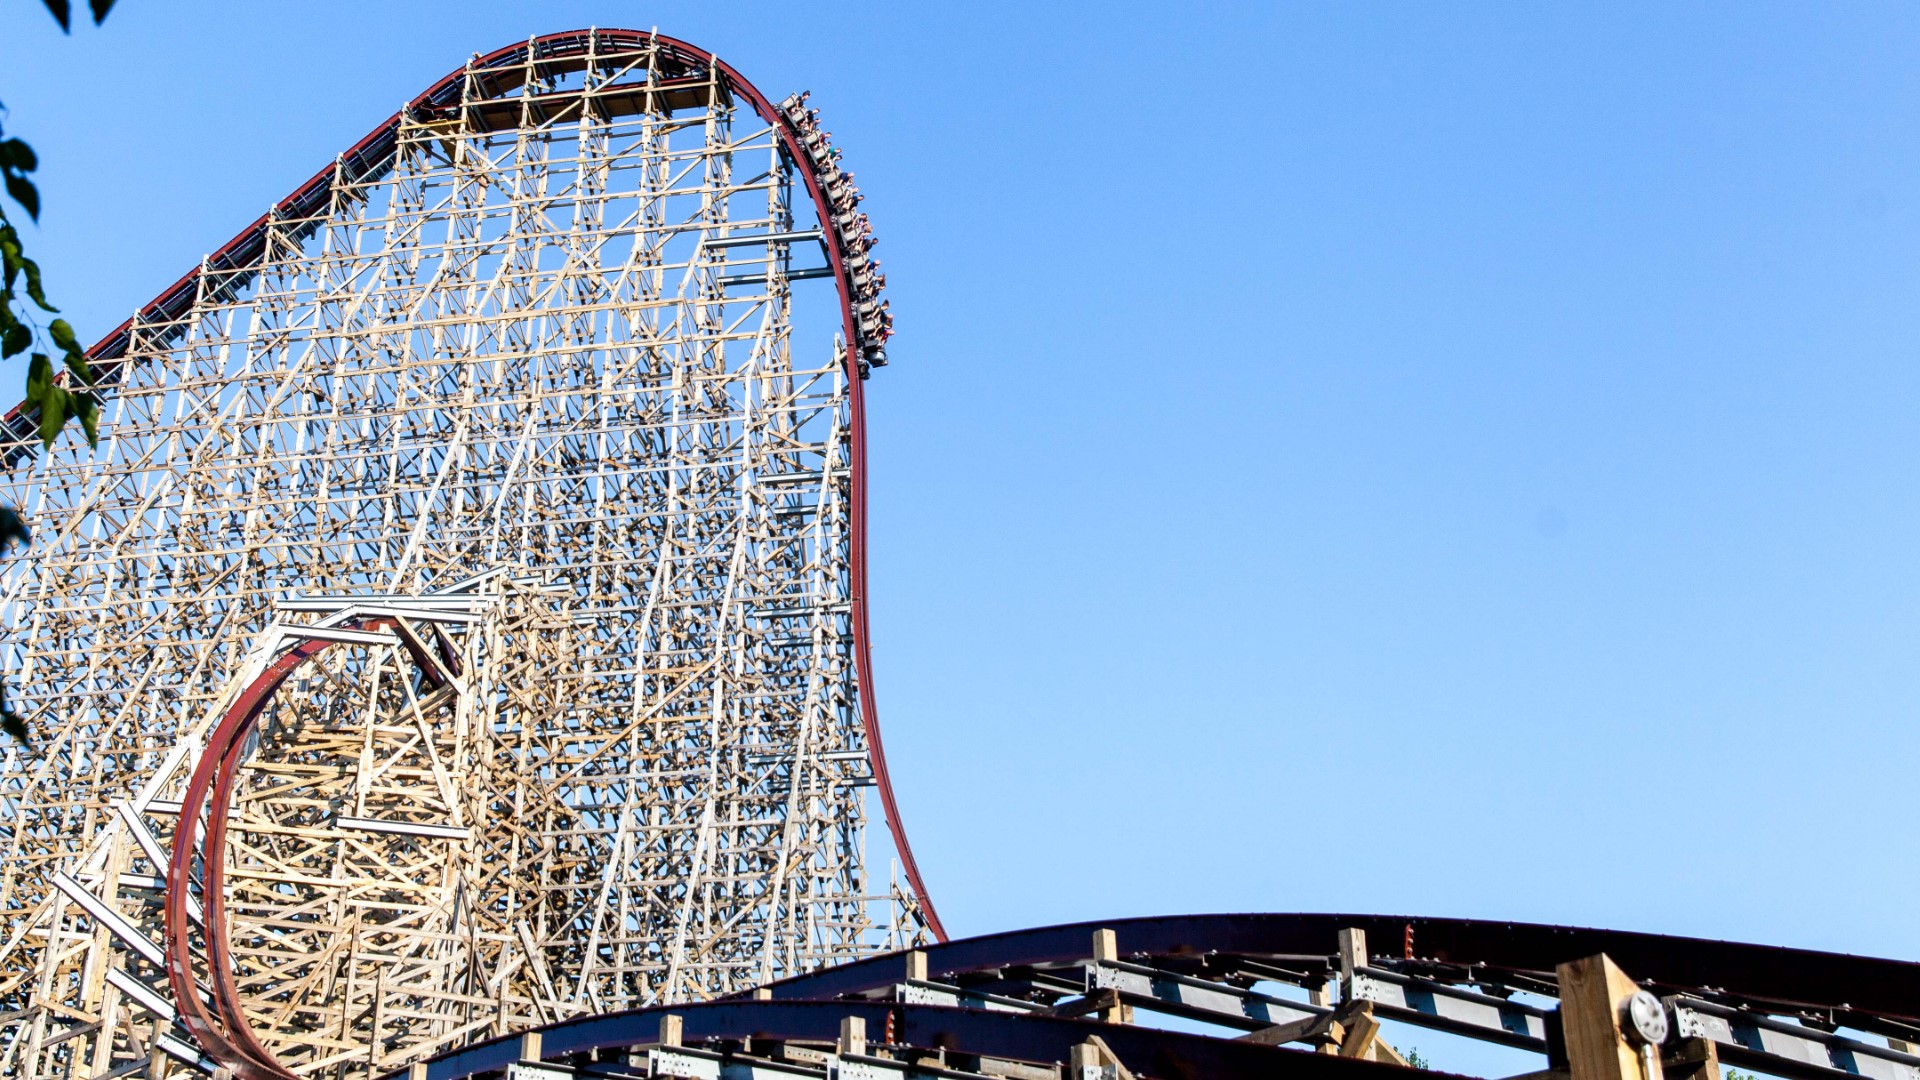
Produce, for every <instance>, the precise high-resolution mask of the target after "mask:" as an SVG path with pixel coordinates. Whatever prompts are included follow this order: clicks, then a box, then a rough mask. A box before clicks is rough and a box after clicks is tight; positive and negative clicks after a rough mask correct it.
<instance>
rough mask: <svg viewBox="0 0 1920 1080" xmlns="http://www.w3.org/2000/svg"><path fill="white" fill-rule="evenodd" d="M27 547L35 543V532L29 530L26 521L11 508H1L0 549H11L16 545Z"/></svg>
mask: <svg viewBox="0 0 1920 1080" xmlns="http://www.w3.org/2000/svg"><path fill="white" fill-rule="evenodd" d="M16 543H17V544H19V545H20V546H21V547H27V546H29V545H31V544H32V543H33V530H32V529H29V528H27V522H26V519H25V518H23V517H21V516H20V513H19V511H17V510H15V509H14V508H13V507H11V506H0V548H11V547H12V546H13V545H14V544H16Z"/></svg>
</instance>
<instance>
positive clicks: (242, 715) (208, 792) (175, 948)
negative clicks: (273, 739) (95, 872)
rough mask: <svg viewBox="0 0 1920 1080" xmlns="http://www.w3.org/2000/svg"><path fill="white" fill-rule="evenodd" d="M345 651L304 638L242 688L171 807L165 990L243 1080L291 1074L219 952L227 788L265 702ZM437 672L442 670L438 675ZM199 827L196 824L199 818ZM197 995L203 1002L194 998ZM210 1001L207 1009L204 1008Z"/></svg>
mask: <svg viewBox="0 0 1920 1080" xmlns="http://www.w3.org/2000/svg"><path fill="white" fill-rule="evenodd" d="M398 622H399V620H398V619H395V618H380V619H367V620H362V621H356V622H349V623H346V624H344V625H342V626H340V627H336V628H334V629H338V630H347V631H375V630H383V629H387V628H389V627H393V626H395V625H396V624H397V623H398ZM400 640H401V644H402V646H403V647H404V648H405V649H406V650H407V651H408V652H409V653H411V654H412V655H413V658H414V662H415V663H416V664H418V665H419V667H420V670H421V672H422V674H423V675H424V676H425V677H426V679H427V680H428V682H430V683H433V684H435V685H442V684H444V683H445V682H446V679H447V676H446V673H445V672H446V671H455V670H456V661H454V659H453V657H452V656H451V655H450V654H449V655H443V656H442V657H440V658H438V661H437V662H436V660H435V659H434V658H430V657H428V656H427V655H425V654H423V653H422V652H421V651H420V649H419V646H418V645H417V644H416V642H415V640H414V639H413V638H412V637H411V636H410V635H405V634H403V635H401V638H400ZM341 644H350V643H348V642H342V641H338V640H327V639H308V640H306V641H302V642H301V643H299V644H297V645H295V646H294V647H293V648H291V649H289V650H288V651H287V652H285V653H283V654H282V655H281V656H279V657H278V658H276V659H275V660H274V662H273V663H271V664H269V665H267V668H266V670H265V671H262V672H261V673H260V674H259V675H258V676H257V677H255V678H254V680H253V681H252V682H251V683H249V684H247V687H246V689H244V690H242V691H241V692H240V694H239V696H238V697H236V698H235V699H234V702H233V704H232V705H230V706H229V707H228V708H227V712H226V714H225V715H224V716H222V717H221V719H220V723H219V724H217V725H216V726H215V727H214V730H213V734H212V735H210V736H209V737H208V739H207V749H206V752H205V753H204V754H202V755H201V758H200V761H199V763H198V764H197V765H196V766H195V767H194V770H193V775H192V777H191V778H189V779H188V781H187V788H186V792H185V794H183V795H182V796H181V800H180V815H179V819H180V825H179V827H178V831H177V832H176V833H175V835H174V840H173V851H172V854H171V858H170V859H169V860H168V863H167V890H166V900H165V928H166V931H165V932H166V939H165V940H166V970H167V981H168V983H169V984H170V985H171V986H172V989H173V996H174V1001H175V1007H176V1008H177V1009H178V1010H179V1013H178V1015H179V1020H180V1023H181V1024H182V1025H183V1026H184V1027H185V1028H186V1029H187V1030H188V1031H189V1032H191V1033H192V1035H193V1037H194V1039H195V1040H196V1041H197V1042H199V1044H200V1046H201V1048H202V1049H204V1050H205V1051H206V1052H207V1054H208V1056H210V1057H211V1058H213V1060H215V1061H217V1062H219V1063H220V1064H222V1065H225V1066H227V1067H228V1068H230V1069H232V1070H233V1072H234V1074H235V1075H236V1076H239V1077H243V1078H249V1080H268V1078H275V1080H285V1078H291V1077H292V1076H293V1074H292V1073H291V1072H289V1071H288V1070H287V1069H286V1068H284V1067H283V1066H282V1065H281V1064H280V1063H279V1062H278V1061H277V1060H275V1058H274V1056H273V1054H272V1052H270V1051H269V1050H267V1048H266V1047H265V1046H263V1045H261V1043H260V1040H259V1038H258V1037H257V1036H256V1035H255V1034H254V1032H253V1029H252V1028H251V1027H250V1026H249V1025H248V1023H247V1018H246V1013H245V1012H244V1010H243V1007H242V1002H241V995H240V989H239V986H238V984H237V982H236V981H235V979H234V974H233V958H232V955H231V953H230V952H229V950H228V947H227V944H228V937H229V935H228V933H227V917H226V890H225V888H224V884H225V877H226V858H225V849H226V834H227V821H228V817H229V815H230V813H231V811H232V809H233V782H234V775H235V773H236V772H237V771H238V769H239V767H240V764H241V761H242V759H243V757H244V748H245V746H246V744H247V738H248V736H249V735H251V734H252V733H253V731H254V728H255V727H256V726H257V725H258V723H259V721H260V717H261V716H262V715H263V714H265V712H266V710H267V706H268V705H269V704H271V703H272V701H273V697H274V695H275V693H277V692H278V691H279V689H280V687H281V686H282V685H284V684H285V683H286V681H287V679H288V678H289V677H291V676H292V674H293V673H294V671H296V670H298V669H299V668H300V666H301V665H303V664H305V663H307V662H308V661H309V660H312V659H314V658H315V657H317V656H319V655H320V654H322V653H324V652H325V651H327V650H328V649H330V648H333V647H335V646H337V645H341ZM441 663H445V664H446V665H447V668H446V669H445V670H444V671H443V670H442V668H441V667H440V666H439V665H440V664H441ZM203 809H204V810H205V811H206V824H205V826H204V828H202V826H201V825H200V818H201V811H202V810H203ZM196 832H203V833H204V837H205V839H204V841H203V843H202V844H201V845H200V846H199V848H198V850H197V851H196V846H195V843H194V840H195V833H196ZM196 853H197V854H199V855H200V859H199V864H200V879H201V887H200V902H201V907H202V911H201V940H202V941H203V942H204V943H205V945H206V949H205V952H206V966H207V973H208V979H209V982H210V985H208V986H205V987H202V986H201V985H200V981H199V979H198V977H197V976H196V975H195V974H194V970H193V940H192V912H191V901H192V889H193V868H194V863H195V858H194V857H195V855H196ZM203 991H204V998H203ZM208 1000H210V1001H211V1003H212V1007H211V1008H209V1007H208V1006H207V1004H205V1001H208Z"/></svg>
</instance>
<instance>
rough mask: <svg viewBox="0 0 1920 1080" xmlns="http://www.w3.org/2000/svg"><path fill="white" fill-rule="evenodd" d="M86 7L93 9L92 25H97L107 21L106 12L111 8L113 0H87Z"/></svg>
mask: <svg viewBox="0 0 1920 1080" xmlns="http://www.w3.org/2000/svg"><path fill="white" fill-rule="evenodd" d="M87 7H88V8H90V9H91V10H92V11H93V25H95V26H99V25H100V24H101V23H103V22H106V21H107V12H109V11H112V10H113V0H87Z"/></svg>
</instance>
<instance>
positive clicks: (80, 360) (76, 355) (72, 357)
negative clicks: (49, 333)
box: [66, 347, 93, 386]
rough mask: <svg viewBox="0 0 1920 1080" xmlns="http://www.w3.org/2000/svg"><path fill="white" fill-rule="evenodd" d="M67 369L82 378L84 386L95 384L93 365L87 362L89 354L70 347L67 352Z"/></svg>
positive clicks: (75, 376)
mask: <svg viewBox="0 0 1920 1080" xmlns="http://www.w3.org/2000/svg"><path fill="white" fill-rule="evenodd" d="M66 359H67V370H68V371H71V372H73V377H74V378H76V379H79V380H80V385H82V386H92V385H93V365H92V364H89V363H87V354H86V353H83V352H81V351H80V350H79V349H75V348H71V347H69V348H68V349H67V352H66Z"/></svg>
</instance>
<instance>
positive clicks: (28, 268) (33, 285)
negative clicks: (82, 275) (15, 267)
mask: <svg viewBox="0 0 1920 1080" xmlns="http://www.w3.org/2000/svg"><path fill="white" fill-rule="evenodd" d="M20 270H21V272H23V273H25V274H26V275H27V295H28V296H31V297H33V302H34V303H35V304H38V305H39V307H40V310H41V311H59V310H60V309H59V308H57V307H54V306H53V305H52V304H49V303H47V293H46V290H45V289H43V288H41V286H40V264H39V263H36V262H34V261H33V260H32V259H28V258H22V259H21V260H20Z"/></svg>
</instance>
